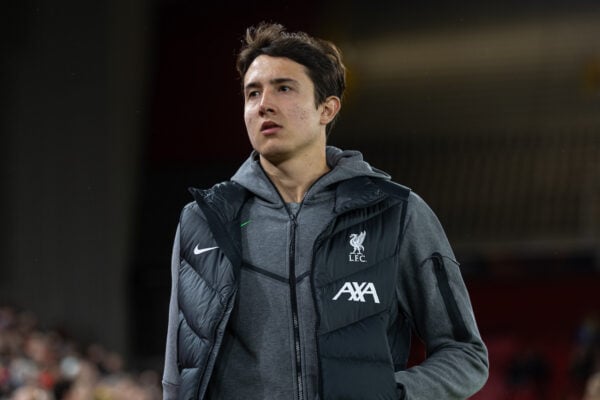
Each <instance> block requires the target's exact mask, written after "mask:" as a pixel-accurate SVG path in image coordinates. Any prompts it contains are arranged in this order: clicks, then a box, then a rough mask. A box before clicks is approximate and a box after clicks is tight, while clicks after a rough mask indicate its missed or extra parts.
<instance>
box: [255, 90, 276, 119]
mask: <svg viewBox="0 0 600 400" xmlns="http://www.w3.org/2000/svg"><path fill="white" fill-rule="evenodd" d="M271 100H272V99H271V95H270V94H269V91H268V90H265V91H263V93H262V97H261V99H260V104H259V108H258V113H259V114H260V116H261V117H262V116H265V115H267V114H272V113H274V112H275V107H274V106H273V103H272V101H271Z"/></svg>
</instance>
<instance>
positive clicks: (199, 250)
mask: <svg viewBox="0 0 600 400" xmlns="http://www.w3.org/2000/svg"><path fill="white" fill-rule="evenodd" d="M218 248H219V246H215V247H206V248H204V249H200V248H198V245H196V247H195V248H194V254H196V255H198V254H202V253H206V252H207V251H211V250H214V249H218Z"/></svg>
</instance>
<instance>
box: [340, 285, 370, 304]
mask: <svg viewBox="0 0 600 400" xmlns="http://www.w3.org/2000/svg"><path fill="white" fill-rule="evenodd" d="M344 293H347V294H348V295H350V297H348V301H359V302H361V303H364V302H366V300H365V296H366V295H371V296H373V301H374V302H375V303H377V304H379V296H377V290H376V289H375V285H374V284H373V282H360V283H359V282H346V283H344V286H342V288H341V289H340V291H339V292H337V294H336V295H335V296H333V300H334V301H335V300H337V299H338V298H339V297H340V296H341V295H343V294H344Z"/></svg>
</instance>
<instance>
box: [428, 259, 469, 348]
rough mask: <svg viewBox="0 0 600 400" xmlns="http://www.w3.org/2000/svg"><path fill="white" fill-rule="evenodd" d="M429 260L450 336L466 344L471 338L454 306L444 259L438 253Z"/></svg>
mask: <svg viewBox="0 0 600 400" xmlns="http://www.w3.org/2000/svg"><path fill="white" fill-rule="evenodd" d="M431 260H432V261H433V269H434V272H435V277H436V279H437V282H438V288H439V290H440V294H441V295H442V299H443V300H444V305H445V307H446V311H447V312H448V316H449V317H450V322H451V323H452V334H453V336H454V338H455V339H456V340H458V341H461V342H466V341H468V340H469V339H470V338H471V334H470V333H469V330H468V329H467V326H466V325H465V321H464V319H463V317H462V315H461V313H460V309H459V308H458V305H457V304H456V299H455V298H454V294H453V293H452V289H451V288H450V282H449V280H448V273H447V271H446V266H445V265H444V258H443V256H442V255H441V254H440V253H433V254H432V256H431Z"/></svg>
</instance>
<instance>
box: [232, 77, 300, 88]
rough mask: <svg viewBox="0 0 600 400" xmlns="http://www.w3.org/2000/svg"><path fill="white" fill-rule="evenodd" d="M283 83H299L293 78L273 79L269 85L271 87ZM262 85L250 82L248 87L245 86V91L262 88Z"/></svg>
mask: <svg viewBox="0 0 600 400" xmlns="http://www.w3.org/2000/svg"><path fill="white" fill-rule="evenodd" d="M282 83H295V84H297V83H298V81H297V80H295V79H292V78H275V79H271V80H270V81H269V84H271V85H280V84H282ZM261 86H262V85H261V84H260V83H258V82H249V83H247V84H246V86H244V91H246V90H248V89H255V88H258V87H261Z"/></svg>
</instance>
